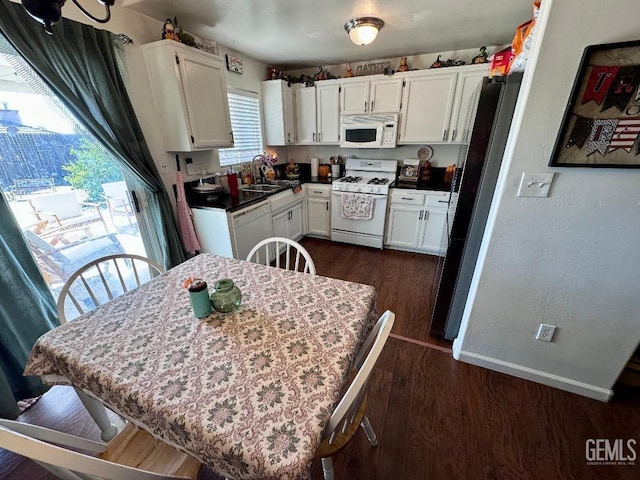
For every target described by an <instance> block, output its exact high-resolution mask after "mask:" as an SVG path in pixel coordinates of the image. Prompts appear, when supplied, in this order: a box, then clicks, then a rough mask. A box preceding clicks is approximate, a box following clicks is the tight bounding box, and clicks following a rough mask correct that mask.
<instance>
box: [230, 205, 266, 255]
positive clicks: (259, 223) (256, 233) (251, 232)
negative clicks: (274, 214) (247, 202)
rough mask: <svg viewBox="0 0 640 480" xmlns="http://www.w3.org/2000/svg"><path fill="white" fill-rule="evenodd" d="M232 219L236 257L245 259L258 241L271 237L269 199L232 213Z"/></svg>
mask: <svg viewBox="0 0 640 480" xmlns="http://www.w3.org/2000/svg"><path fill="white" fill-rule="evenodd" d="M230 221H231V227H232V229H233V246H234V249H233V250H234V252H235V257H236V258H238V259H240V260H245V259H246V258H247V255H249V252H250V251H251V249H252V248H253V247H254V246H255V245H256V244H257V243H258V242H260V241H261V240H264V239H265V238H269V237H271V208H270V207H269V201H268V200H266V201H264V202H260V203H258V204H255V205H251V206H250V207H247V208H243V209H242V210H238V211H237V212H233V213H231V215H230Z"/></svg>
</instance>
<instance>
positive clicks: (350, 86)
mask: <svg viewBox="0 0 640 480" xmlns="http://www.w3.org/2000/svg"><path fill="white" fill-rule="evenodd" d="M370 83H371V82H369V80H360V81H355V82H351V81H345V82H343V83H342V85H341V87H342V93H341V97H340V110H341V112H342V113H343V114H345V115H353V114H363V113H367V112H368V111H369V87H370Z"/></svg>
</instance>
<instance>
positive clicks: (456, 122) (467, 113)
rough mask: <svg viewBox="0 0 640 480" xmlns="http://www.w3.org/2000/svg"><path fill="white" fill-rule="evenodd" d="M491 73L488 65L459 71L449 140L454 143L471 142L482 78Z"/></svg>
mask: <svg viewBox="0 0 640 480" xmlns="http://www.w3.org/2000/svg"><path fill="white" fill-rule="evenodd" d="M488 74H489V68H488V67H487V65H475V66H472V67H466V68H465V69H464V71H461V72H460V73H458V81H457V83H456V95H455V100H454V103H453V114H452V116H451V129H450V130H451V133H450V135H449V141H450V142H453V143H469V139H470V138H471V128H472V127H473V120H474V119H475V116H476V110H477V108H478V100H479V99H480V88H481V87H482V79H483V78H484V77H486V76H487V75H488Z"/></svg>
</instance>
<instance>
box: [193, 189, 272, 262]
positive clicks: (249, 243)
mask: <svg viewBox="0 0 640 480" xmlns="http://www.w3.org/2000/svg"><path fill="white" fill-rule="evenodd" d="M191 210H192V212H193V220H194V224H195V227H196V232H197V234H198V239H199V240H200V245H201V246H202V250H201V251H202V252H203V253H215V254H216V255H221V256H223V257H229V258H238V259H240V260H245V259H246V258H247V255H248V254H249V252H250V251H251V249H252V248H253V247H254V245H255V244H257V243H258V242H260V241H261V240H264V239H265V238H269V237H271V236H272V226H271V210H270V208H269V202H268V201H264V202H260V203H258V204H255V205H250V206H248V207H246V208H243V209H241V210H237V211H235V212H226V211H225V210H223V209H221V208H198V207H193V208H192V209H191Z"/></svg>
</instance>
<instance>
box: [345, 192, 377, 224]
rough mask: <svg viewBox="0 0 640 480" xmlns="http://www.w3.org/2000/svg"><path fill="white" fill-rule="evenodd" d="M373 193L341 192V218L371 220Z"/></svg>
mask: <svg viewBox="0 0 640 480" xmlns="http://www.w3.org/2000/svg"><path fill="white" fill-rule="evenodd" d="M373 201H374V197H373V195H367V194H366V193H343V194H342V218H349V219H351V220H371V219H372V218H373Z"/></svg>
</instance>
